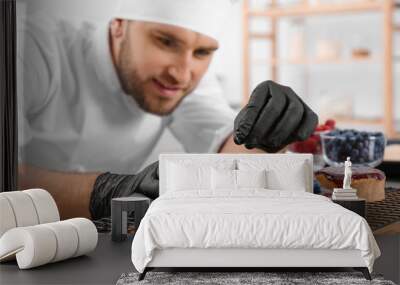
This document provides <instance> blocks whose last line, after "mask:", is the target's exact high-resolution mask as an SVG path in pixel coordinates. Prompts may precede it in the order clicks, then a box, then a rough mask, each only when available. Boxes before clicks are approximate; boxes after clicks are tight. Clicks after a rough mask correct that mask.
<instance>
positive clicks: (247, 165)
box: [238, 155, 308, 192]
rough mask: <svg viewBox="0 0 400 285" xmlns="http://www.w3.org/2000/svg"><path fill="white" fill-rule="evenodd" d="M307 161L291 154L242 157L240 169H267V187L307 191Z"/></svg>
mask: <svg viewBox="0 0 400 285" xmlns="http://www.w3.org/2000/svg"><path fill="white" fill-rule="evenodd" d="M306 166H307V165H306V163H305V161H304V160H301V161H299V160H298V158H293V157H291V156H289V155H287V156H286V157H283V156H280V155H277V156H276V159H271V157H269V158H266V159H240V160H238V168H239V169H240V170H252V171H255V170H260V169H266V171H267V186H268V187H267V188H268V189H271V190H288V191H304V192H305V191H306V190H307V185H308V178H307V173H308V169H307V168H306Z"/></svg>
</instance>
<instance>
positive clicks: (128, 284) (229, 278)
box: [117, 272, 395, 285]
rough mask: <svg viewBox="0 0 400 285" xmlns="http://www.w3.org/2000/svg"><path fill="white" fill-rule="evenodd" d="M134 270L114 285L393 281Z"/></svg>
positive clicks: (350, 275)
mask: <svg viewBox="0 0 400 285" xmlns="http://www.w3.org/2000/svg"><path fill="white" fill-rule="evenodd" d="M138 276H139V274H138V273H128V274H122V275H121V277H120V278H119V280H118V281H117V285H133V284H140V285H144V284H157V285H163V284H171V285H178V284H179V285H186V284H213V285H217V284H223V285H233V284H238V285H239V284H240V285H242V284H252V285H253V284H268V285H269V284H271V285H272V284H273V285H276V284H279V285H281V284H282V285H297V284H321V285H322V284H324V285H325V284H328V285H334V284H335V285H336V284H338V285H339V284H340V285H346V284H349V285H350V284H352V285H353V284H379V285H381V284H382V285H383V284H384V285H395V283H393V282H392V281H387V280H384V279H383V278H382V277H381V276H379V275H378V276H377V275H372V278H373V280H372V281H368V280H366V279H365V278H364V276H363V275H362V274H361V273H360V272H148V273H147V274H146V278H145V279H144V280H142V281H138Z"/></svg>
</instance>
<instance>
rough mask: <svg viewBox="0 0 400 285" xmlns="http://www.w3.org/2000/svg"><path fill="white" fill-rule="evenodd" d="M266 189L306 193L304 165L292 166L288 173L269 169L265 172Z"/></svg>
mask: <svg viewBox="0 0 400 285" xmlns="http://www.w3.org/2000/svg"><path fill="white" fill-rule="evenodd" d="M267 180H268V188H269V189H273V190H288V191H303V192H306V191H307V190H306V186H305V185H307V181H306V175H305V171H304V163H301V164H293V165H292V166H291V169H290V171H280V170H279V169H270V170H268V171H267Z"/></svg>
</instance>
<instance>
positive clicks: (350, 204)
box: [332, 198, 365, 218]
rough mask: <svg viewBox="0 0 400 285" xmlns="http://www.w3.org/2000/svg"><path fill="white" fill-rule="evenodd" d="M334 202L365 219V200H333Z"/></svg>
mask: <svg viewBox="0 0 400 285" xmlns="http://www.w3.org/2000/svg"><path fill="white" fill-rule="evenodd" d="M332 202H334V203H336V204H339V205H340V206H342V207H344V208H346V209H349V210H350V211H353V212H354V213H357V214H359V215H360V216H361V217H363V218H365V199H360V198H359V199H357V200H332Z"/></svg>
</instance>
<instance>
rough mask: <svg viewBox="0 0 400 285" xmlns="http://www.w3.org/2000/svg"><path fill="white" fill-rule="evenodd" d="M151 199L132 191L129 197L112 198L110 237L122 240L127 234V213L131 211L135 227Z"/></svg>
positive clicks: (137, 225)
mask: <svg viewBox="0 0 400 285" xmlns="http://www.w3.org/2000/svg"><path fill="white" fill-rule="evenodd" d="M150 203H151V199H150V198H148V197H146V196H144V195H142V194H139V193H134V194H133V195H131V196H129V197H121V198H114V199H112V200H111V239H112V240H113V241H123V240H125V239H126V237H127V234H128V215H129V214H130V213H131V212H133V215H134V222H135V228H136V229H137V228H138V227H139V224H140V221H141V220H142V218H143V217H144V215H145V214H146V211H147V209H148V208H149V206H150Z"/></svg>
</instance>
